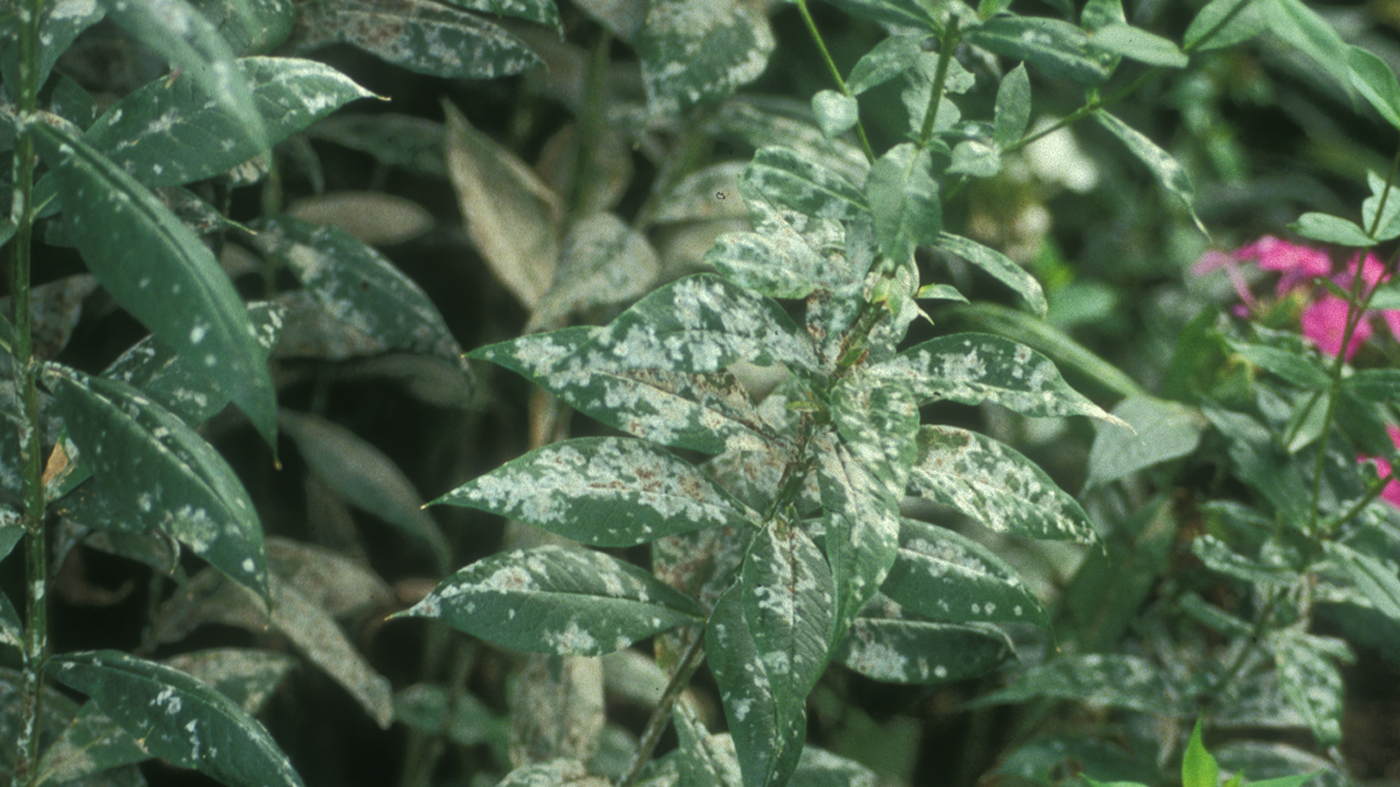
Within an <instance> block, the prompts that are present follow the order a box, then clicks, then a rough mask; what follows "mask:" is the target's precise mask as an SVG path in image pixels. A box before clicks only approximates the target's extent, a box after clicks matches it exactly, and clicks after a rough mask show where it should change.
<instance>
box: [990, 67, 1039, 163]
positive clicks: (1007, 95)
mask: <svg viewBox="0 0 1400 787" xmlns="http://www.w3.org/2000/svg"><path fill="white" fill-rule="evenodd" d="M1030 122H1031V78H1030V75H1029V74H1027V73H1026V64H1025V63H1021V64H1020V65H1018V66H1016V67H1015V68H1013V69H1011V70H1010V71H1009V72H1007V74H1006V76H1004V77H1002V80H1001V83H1000V84H998V85H997V103H996V113H995V114H994V115H993V123H992V126H993V131H992V139H993V140H995V141H996V143H997V144H998V145H1001V146H1002V147H1005V146H1007V145H1010V144H1011V143H1013V142H1017V141H1019V140H1020V139H1021V135H1022V134H1024V133H1026V127H1027V126H1029V125H1030Z"/></svg>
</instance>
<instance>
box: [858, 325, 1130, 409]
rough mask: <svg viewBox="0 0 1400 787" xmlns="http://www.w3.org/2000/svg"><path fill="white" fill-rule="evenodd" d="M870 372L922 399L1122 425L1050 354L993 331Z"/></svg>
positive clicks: (938, 342)
mask: <svg viewBox="0 0 1400 787" xmlns="http://www.w3.org/2000/svg"><path fill="white" fill-rule="evenodd" d="M870 374H871V375H873V376H876V377H889V378H892V379H898V380H907V381H908V384H909V385H910V386H911V387H912V388H913V390H914V395H915V396H916V397H918V399H919V400H920V401H921V402H928V401H934V400H939V399H947V400H951V401H954V402H960V403H962V404H981V403H983V402H992V403H994V404H999V405H1001V406H1002V407H1005V408H1007V409H1009V410H1014V411H1016V412H1018V413H1020V414H1021V415H1031V416H1042V417H1044V416H1056V415H1087V416H1090V417H1093V418H1100V419H1103V420H1105V421H1108V422H1109V423H1119V424H1121V423H1122V422H1121V421H1119V420H1118V419H1116V418H1114V417H1113V416H1111V415H1109V414H1108V413H1106V412H1104V411H1103V410H1102V409H1101V408H1100V407H1099V406H1098V405H1096V404H1094V403H1093V402H1091V401H1089V400H1088V399H1086V398H1084V396H1083V395H1082V394H1080V393H1079V392H1078V391H1075V390H1074V389H1073V388H1070V387H1069V383H1066V382H1065V381H1064V378H1062V377H1061V376H1060V372H1059V370H1058V369H1056V368H1055V364H1054V363H1053V362H1051V361H1050V359H1049V358H1046V357H1045V356H1043V355H1041V354H1040V353H1038V352H1036V351H1035V350H1032V349H1031V348H1029V347H1027V346H1025V345H1023V344H1017V343H1016V342H1013V341H1011V340H1009V339H1003V338H1001V337H999V336H992V335H990V334H984V333H959V334H955V335H953V336H944V337H942V338H939V339H933V340H931V341H927V342H924V343H923V344H919V345H915V346H913V347H910V348H909V349H907V350H905V351H904V352H902V353H900V354H899V355H898V356H896V357H894V358H892V359H890V360H889V361H886V362H884V363H880V364H876V365H873V366H871V367H870Z"/></svg>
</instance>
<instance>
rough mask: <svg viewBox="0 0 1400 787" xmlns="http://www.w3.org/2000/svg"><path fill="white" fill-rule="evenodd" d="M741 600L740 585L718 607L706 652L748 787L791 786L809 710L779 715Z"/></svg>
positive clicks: (708, 632) (709, 627)
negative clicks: (756, 786) (787, 784)
mask: <svg viewBox="0 0 1400 787" xmlns="http://www.w3.org/2000/svg"><path fill="white" fill-rule="evenodd" d="M742 595H743V589H742V588H741V587H739V586H737V585H736V586H735V587H733V588H731V589H730V590H729V591H728V592H727V593H725V594H724V595H723V596H721V597H720V600H719V602H718V603H716V604H715V607H714V610H713V611H712V612H711V613H710V620H709V623H708V625H707V626H706V628H705V652H706V654H707V658H708V660H709V664H710V671H711V672H712V673H713V674H714V676H715V683H716V685H717V686H718V687H719V697H720V702H722V703H723V704H724V715H725V718H726V720H728V722H729V731H730V735H731V736H732V737H733V740H734V749H735V751H736V753H737V754H738V756H739V770H740V772H741V773H742V774H743V777H744V784H745V785H750V786H753V785H759V786H761V787H774V786H775V785H781V784H786V783H787V781H788V778H789V777H790V776H791V775H792V772H793V770H794V769H795V768H796V767H797V760H798V758H799V757H800V756H801V755H802V747H803V741H804V739H805V738H806V732H807V717H806V708H805V706H802V705H799V706H798V707H797V709H796V710H797V713H796V715H792V714H789V715H782V714H780V713H779V712H778V705H777V702H776V700H775V698H774V696H773V688H772V684H771V676H770V675H769V673H768V667H767V664H766V662H765V661H764V659H763V657H762V655H761V654H760V653H759V650H758V648H757V646H756V645H755V643H754V638H753V635H752V634H751V633H750V632H749V626H748V623H747V622H746V620H745V615H744V602H743V601H742V600H741V596H742Z"/></svg>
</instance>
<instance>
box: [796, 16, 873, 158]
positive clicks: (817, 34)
mask: <svg viewBox="0 0 1400 787" xmlns="http://www.w3.org/2000/svg"><path fill="white" fill-rule="evenodd" d="M797 10H798V11H799V12H801V14H802V21H803V22H805V23H806V24H807V32H808V33H811V35H812V40H813V41H815V42H816V44H817V49H818V50H820V51H821V53H822V60H824V61H826V68H827V70H828V71H830V72H831V78H832V80H833V81H835V82H836V87H838V88H840V90H841V95H843V96H846V97H847V98H855V96H854V95H852V94H851V89H850V88H849V87H847V86H846V80H845V78H843V77H842V76H841V69H839V68H837V67H836V60H835V59H833V58H832V57H831V52H830V51H828V50H827V48H826V41H824V40H822V34H821V31H819V30H817V23H816V22H815V21H814V20H813V19H812V12H811V11H808V10H807V0H797ZM856 137H858V138H859V139H860V147H861V149H862V150H864V151H865V159H866V161H869V162H870V163H872V164H874V163H875V151H874V150H872V149H871V148H870V139H869V138H868V137H866V136H865V126H864V125H863V124H862V123H861V122H860V120H859V119H857V120H856Z"/></svg>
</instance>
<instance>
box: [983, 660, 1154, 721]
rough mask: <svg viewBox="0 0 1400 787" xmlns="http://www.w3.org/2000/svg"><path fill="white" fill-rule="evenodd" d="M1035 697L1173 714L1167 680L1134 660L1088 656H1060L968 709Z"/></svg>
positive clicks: (1148, 664) (1029, 670)
mask: <svg viewBox="0 0 1400 787" xmlns="http://www.w3.org/2000/svg"><path fill="white" fill-rule="evenodd" d="M1040 697H1052V698H1055V699H1065V700H1078V701H1080V702H1083V703H1085V704H1087V705H1091V706H1108V707H1111V708H1125V709H1127V710H1134V711H1139V712H1142V713H1152V714H1163V713H1174V712H1175V708H1176V705H1177V695H1176V692H1175V690H1174V689H1173V688H1172V685H1171V684H1170V683H1169V682H1168V680H1167V676H1166V675H1165V674H1164V673H1163V672H1162V670H1160V669H1158V668H1157V667H1156V666H1155V665H1154V664H1152V663H1151V662H1150V661H1148V660H1146V659H1144V658H1141V657H1138V656H1125V655H1120V654H1101V653H1090V654H1083V655H1073V656H1061V657H1059V658H1057V659H1055V660H1054V661H1047V662H1045V663H1044V664H1041V665H1039V666H1035V667H1031V668H1030V669H1028V670H1026V671H1025V672H1022V673H1021V675H1020V676H1019V677H1017V678H1016V682H1015V683H1013V684H1011V686H1010V687H1008V688H1005V689H1002V690H1001V691H995V692H992V693H991V694H988V695H986V696H984V697H982V698H980V699H978V700H975V701H974V702H972V703H971V705H972V706H973V707H979V706H985V705H996V704H1000V703H1004V702H1024V701H1026V700H1030V699H1037V698H1040Z"/></svg>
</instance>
